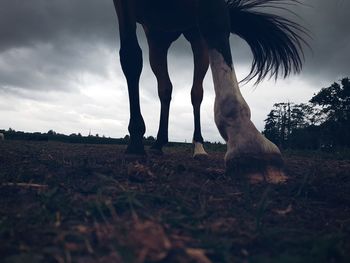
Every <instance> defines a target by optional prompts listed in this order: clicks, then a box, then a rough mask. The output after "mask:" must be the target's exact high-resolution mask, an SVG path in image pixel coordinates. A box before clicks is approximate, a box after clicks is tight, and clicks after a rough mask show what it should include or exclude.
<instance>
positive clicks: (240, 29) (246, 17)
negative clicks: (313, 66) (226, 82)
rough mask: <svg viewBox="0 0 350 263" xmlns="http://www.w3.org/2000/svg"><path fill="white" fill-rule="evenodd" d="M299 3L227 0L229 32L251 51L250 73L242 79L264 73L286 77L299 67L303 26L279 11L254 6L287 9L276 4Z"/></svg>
mask: <svg viewBox="0 0 350 263" xmlns="http://www.w3.org/2000/svg"><path fill="white" fill-rule="evenodd" d="M283 3H287V4H299V1H298V0H230V1H228V3H227V4H228V8H229V12H230V17H231V32H232V33H234V34H237V35H238V36H240V37H241V38H243V39H244V40H245V41H246V42H247V43H248V45H249V46H250V49H251V51H252V53H253V62H252V66H251V70H250V73H249V74H248V76H247V77H246V78H245V79H244V80H243V81H249V80H251V79H253V78H255V77H256V78H257V80H256V83H258V82H260V81H261V80H263V79H264V78H265V77H266V76H268V75H269V77H273V76H274V77H275V78H277V77H278V76H279V75H282V76H283V77H284V78H285V77H287V76H288V75H289V74H290V73H291V72H294V73H298V72H300V70H301V68H302V62H303V59H304V53H303V50H302V47H303V45H304V44H305V45H306V46H308V44H307V42H306V41H305V39H304V37H305V36H308V34H307V32H306V30H305V28H304V27H302V26H300V25H299V24H297V23H296V22H293V21H291V20H289V19H287V18H283V17H281V16H279V15H274V14H269V13H264V12H260V11H258V10H257V9H258V8H259V7H260V8H263V7H274V8H277V9H283V10H288V9H287V8H286V7H282V6H280V5H279V4H283Z"/></svg>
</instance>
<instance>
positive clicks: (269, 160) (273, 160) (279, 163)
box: [226, 154, 287, 184]
mask: <svg viewBox="0 0 350 263" xmlns="http://www.w3.org/2000/svg"><path fill="white" fill-rule="evenodd" d="M226 174H227V175H229V176H234V177H236V178H237V179H238V180H248V181H249V182H250V183H253V184H254V183H261V182H266V183H273V184H278V183H283V182H285V181H286V180H287V176H286V175H285V174H284V172H283V159H282V157H281V155H279V154H267V155H264V156H260V155H259V156H251V155H250V156H244V155H242V156H239V157H236V158H233V159H229V160H226Z"/></svg>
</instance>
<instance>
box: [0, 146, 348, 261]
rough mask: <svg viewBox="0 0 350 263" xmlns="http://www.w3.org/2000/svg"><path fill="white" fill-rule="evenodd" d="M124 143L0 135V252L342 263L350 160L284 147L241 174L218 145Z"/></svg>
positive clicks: (32, 257)
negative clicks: (264, 179) (247, 176)
mask: <svg viewBox="0 0 350 263" xmlns="http://www.w3.org/2000/svg"><path fill="white" fill-rule="evenodd" d="M124 149H125V146H117V145H83V144H64V143H57V142H21V141H3V142H0V261H1V262H4V263H9V262H82V263H83V262H84V263H85V262H86V263H90V262H139V263H142V262H185V263H186V262H194V263H209V262H349V260H350V235H349V233H350V159H348V158H341V157H339V156H337V157H335V156H332V155H330V154H328V155H322V154H320V155H319V154H313V153H286V154H285V163H286V167H285V172H286V174H287V175H288V177H289V179H288V181H287V182H285V183H283V184H279V185H269V184H266V183H261V184H257V185H252V184H248V183H245V182H242V181H238V180H236V178H235V177H234V176H232V175H230V176H228V175H226V174H225V171H224V163H223V155H224V153H223V152H212V151H209V152H210V157H208V158H206V159H201V160H193V159H192V158H191V152H192V150H191V149H190V147H169V148H167V149H165V152H166V154H165V155H164V156H149V157H147V158H144V159H142V160H138V161H137V160H135V159H126V158H125V156H124V155H123V151H124Z"/></svg>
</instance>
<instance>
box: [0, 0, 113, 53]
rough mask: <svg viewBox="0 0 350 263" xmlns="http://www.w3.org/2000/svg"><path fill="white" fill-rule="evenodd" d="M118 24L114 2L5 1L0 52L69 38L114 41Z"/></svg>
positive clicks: (0, 17) (0, 18) (1, 9)
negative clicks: (116, 22)
mask: <svg viewBox="0 0 350 263" xmlns="http://www.w3.org/2000/svg"><path fill="white" fill-rule="evenodd" d="M115 21H116V16H115V11H114V7H113V2H112V1H110V0H98V1H97V0H49V1H48V0H31V1H22V0H2V1H1V2H0V36H1V38H0V51H1V50H2V51H3V50H6V49H8V48H14V47H23V46H32V45H36V44H37V43H48V42H49V43H50V42H54V41H62V40H64V39H65V38H69V39H70V38H76V39H80V41H88V40H90V41H91V40H97V39H100V40H101V41H106V40H109V41H111V40H113V39H115V35H116V24H115V23H114V22H115Z"/></svg>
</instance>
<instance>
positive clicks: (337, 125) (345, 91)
mask: <svg viewBox="0 0 350 263" xmlns="http://www.w3.org/2000/svg"><path fill="white" fill-rule="evenodd" d="M310 102H311V103H312V104H313V105H315V106H318V107H320V108H321V113H322V114H323V118H324V121H323V123H322V124H321V126H322V127H323V130H324V132H323V137H324V138H325V140H326V141H327V143H330V144H332V145H334V146H338V147H342V146H347V147H349V146H350V80H349V78H343V79H342V80H341V81H340V84H339V83H336V82H334V83H333V84H332V85H331V86H329V87H327V88H323V89H321V91H319V92H318V93H317V94H315V95H314V96H313V97H312V98H311V100H310Z"/></svg>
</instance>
